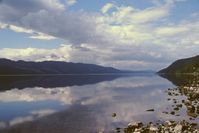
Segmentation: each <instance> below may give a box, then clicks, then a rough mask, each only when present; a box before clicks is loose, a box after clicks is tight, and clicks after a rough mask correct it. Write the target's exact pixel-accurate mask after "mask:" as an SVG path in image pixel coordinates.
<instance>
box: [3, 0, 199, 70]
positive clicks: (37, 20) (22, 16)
mask: <svg viewBox="0 0 199 133" xmlns="http://www.w3.org/2000/svg"><path fill="white" fill-rule="evenodd" d="M41 2H42V3H41ZM68 2H69V1H68ZM176 2H179V1H176V0H166V1H164V2H159V4H157V3H158V1H156V2H155V3H156V4H155V6H152V7H147V8H145V9H139V8H136V7H133V6H124V5H122V6H118V5H115V4H113V3H107V4H105V5H104V6H103V7H102V9H101V11H102V14H101V13H96V12H94V13H91V12H89V13H88V12H85V11H76V12H69V11H68V10H67V9H66V7H63V6H64V5H63V4H62V3H61V2H59V1H58V0H53V1H50V0H48V1H38V0H36V1H30V0H28V1H24V0H22V1H21V4H22V5H24V4H25V5H26V6H27V7H29V8H26V9H22V8H20V5H18V4H16V3H15V2H13V1H11V0H8V1H6V2H3V4H1V5H0V22H2V24H1V25H0V27H1V28H10V29H11V30H13V31H15V32H25V33H28V34H30V38H34V39H46V40H51V39H55V38H62V39H64V40H66V42H67V43H68V44H70V45H68V46H67V47H66V46H61V47H59V48H54V49H39V48H24V49H8V48H7V49H1V50H0V51H1V53H0V56H1V57H4V58H11V59H15V60H16V59H24V60H34V61H42V60H61V61H73V62H85V63H96V64H100V65H105V66H114V67H117V68H122V69H159V68H161V67H164V65H165V64H166V65H168V64H169V63H171V62H172V61H174V60H176V59H178V58H183V57H186V56H192V55H194V54H197V50H198V48H197V47H195V46H193V45H192V44H198V37H199V35H198V32H199V29H198V28H197V27H199V24H198V21H199V20H198V19H197V18H196V17H195V16H194V15H193V16H192V18H194V19H190V20H182V21H178V22H176V23H172V22H170V20H169V15H170V14H171V13H172V9H173V8H175V3H176ZM53 4H55V5H56V6H55V7H53V6H52V5H53ZM65 6H66V5H65ZM113 7H114V10H110V9H111V8H113ZM5 9H6V10H5ZM5 24H6V25H5ZM8 25H9V26H8ZM187 47H189V49H191V48H193V47H194V48H195V49H194V50H191V51H192V52H187V51H186V50H185V48H187ZM102 49H103V50H102ZM176 50H178V51H177V52H174V51H176ZM180 50H181V51H180Z"/></svg>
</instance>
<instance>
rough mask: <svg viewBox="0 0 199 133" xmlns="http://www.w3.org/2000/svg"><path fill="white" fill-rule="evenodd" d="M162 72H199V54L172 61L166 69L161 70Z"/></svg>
mask: <svg viewBox="0 0 199 133" xmlns="http://www.w3.org/2000/svg"><path fill="white" fill-rule="evenodd" d="M158 73H160V74H186V73H192V74H197V73H199V55H198V56H195V57H191V58H186V59H180V60H177V61H175V62H174V63H172V64H171V65H170V66H168V67H167V68H165V69H162V70H160V71H159V72H158Z"/></svg>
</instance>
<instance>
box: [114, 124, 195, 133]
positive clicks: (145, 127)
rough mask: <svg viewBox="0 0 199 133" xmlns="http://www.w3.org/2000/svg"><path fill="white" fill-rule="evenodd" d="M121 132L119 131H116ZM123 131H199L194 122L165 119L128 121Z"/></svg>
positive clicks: (131, 132)
mask: <svg viewBox="0 0 199 133" xmlns="http://www.w3.org/2000/svg"><path fill="white" fill-rule="evenodd" d="M117 132H121V131H119V130H118V131H117ZM124 133H199V129H198V128H197V124H196V123H189V122H186V121H181V122H174V121H166V122H165V123H162V124H161V123H155V124H154V123H148V124H143V123H142V122H138V123H129V124H128V127H127V128H124Z"/></svg>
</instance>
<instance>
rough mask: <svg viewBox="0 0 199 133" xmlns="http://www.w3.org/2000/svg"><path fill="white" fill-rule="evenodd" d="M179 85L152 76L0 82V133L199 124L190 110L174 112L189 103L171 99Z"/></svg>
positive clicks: (67, 132) (178, 97)
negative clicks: (160, 123)
mask: <svg viewBox="0 0 199 133" xmlns="http://www.w3.org/2000/svg"><path fill="white" fill-rule="evenodd" d="M175 83H176V82H175V81H174V80H173V83H172V82H170V81H169V80H167V79H166V78H162V77H160V76H158V75H156V74H150V73H148V74H132V75H67V76H40V77H36V76H33V77H31V76H29V77H0V90H1V91H0V132H5V133H15V132H16V133H98V132H100V131H106V132H112V131H114V130H115V128H117V127H120V128H124V127H125V126H127V125H128V123H129V122H139V121H141V122H143V123H147V122H157V121H166V120H175V121H178V120H179V121H180V120H187V121H192V122H196V123H198V122H199V119H198V117H197V115H196V116H192V115H190V113H188V112H187V108H186V106H185V105H182V107H181V108H180V109H178V110H177V111H176V112H175V114H171V113H170V112H172V111H173V108H174V103H177V102H178V101H180V100H183V99H185V100H186V99H187V97H186V94H182V93H181V94H179V95H170V93H169V92H168V88H171V89H172V88H176V86H180V85H179V84H175ZM176 90H177V89H176ZM170 91H171V90H170ZM175 100H176V101H177V102H175ZM147 110H154V111H147ZM113 115H116V116H114V117H113Z"/></svg>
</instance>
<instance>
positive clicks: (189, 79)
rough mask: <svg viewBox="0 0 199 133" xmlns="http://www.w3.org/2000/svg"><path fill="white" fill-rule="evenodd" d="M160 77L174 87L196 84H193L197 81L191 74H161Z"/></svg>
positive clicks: (196, 77)
mask: <svg viewBox="0 0 199 133" xmlns="http://www.w3.org/2000/svg"><path fill="white" fill-rule="evenodd" d="M160 76H161V77H163V78H165V79H167V80H169V81H170V82H172V83H173V84H174V85H176V86H187V85H188V86H189V85H193V84H196V83H195V82H196V81H198V78H199V77H198V76H195V75H192V74H190V75H188V74H179V75H178V74H161V75H160Z"/></svg>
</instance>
